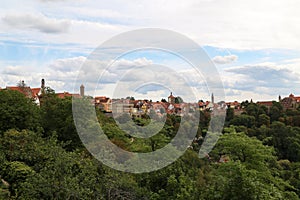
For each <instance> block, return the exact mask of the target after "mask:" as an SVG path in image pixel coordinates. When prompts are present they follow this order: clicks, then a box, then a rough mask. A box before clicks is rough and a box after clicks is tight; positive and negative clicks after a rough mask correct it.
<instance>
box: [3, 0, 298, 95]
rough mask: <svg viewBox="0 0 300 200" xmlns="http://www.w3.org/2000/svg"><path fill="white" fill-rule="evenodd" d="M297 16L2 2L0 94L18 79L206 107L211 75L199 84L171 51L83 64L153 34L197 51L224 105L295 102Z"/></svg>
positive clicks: (176, 6) (164, 3)
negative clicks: (173, 98) (118, 42)
mask: <svg viewBox="0 0 300 200" xmlns="http://www.w3.org/2000/svg"><path fill="white" fill-rule="evenodd" d="M299 7H300V2H299V1H297V0H276V1H270V0H252V1H241V0H226V1H224V0H223V1H222V0H186V1H174V0H173V1H171V0H152V1H146V0H131V1H120V0H109V1H106V0H99V1H92V0H27V1H26V3H24V1H17V0H9V1H7V0H3V1H1V7H0V74H1V76H0V87H1V88H5V87H6V86H13V85H16V84H17V83H18V82H19V81H20V80H24V81H25V83H26V84H27V85H29V86H31V87H39V86H40V80H41V79H42V78H44V79H45V80H46V85H47V86H49V87H51V88H53V89H54V90H55V91H56V92H63V91H69V92H75V93H79V86H80V85H81V84H84V85H85V90H86V94H89V95H92V96H96V95H97V96H105V95H106V96H111V95H114V96H115V97H117V96H122V95H124V96H135V97H137V98H147V99H153V100H160V99H161V98H166V97H167V96H168V95H169V93H170V92H171V91H172V92H173V94H174V95H177V96H181V95H183V96H184V98H183V99H188V100H189V98H188V97H189V96H191V95H190V94H191V92H192V93H193V92H194V93H197V95H196V98H198V99H203V100H209V99H210V94H211V91H212V89H211V88H210V86H209V85H205V84H204V83H205V80H206V79H209V78H210V79H214V76H213V75H211V74H202V76H197V75H196V74H197V73H195V72H194V71H193V70H194V69H193V67H192V66H191V65H190V64H189V63H187V62H186V61H184V60H182V58H180V57H179V56H176V55H173V54H170V52H166V51H160V50H157V49H156V50H153V49H152V50H149V49H148V50H147V49H140V50H139V51H133V52H128V53H127V54H125V55H120V56H119V57H118V58H117V59H114V60H112V59H110V60H106V58H103V57H102V58H98V60H96V61H92V60H91V59H90V57H91V55H93V53H94V52H95V50H97V48H99V46H100V47H101V45H102V44H103V43H105V42H106V41H109V40H110V39H111V38H114V37H115V36H118V35H119V34H124V33H126V32H127V31H133V30H138V29H144V28H156V29H162V30H165V29H166V30H170V31H174V32H176V33H180V34H182V35H184V36H185V37H187V38H190V39H191V40H192V41H194V42H195V43H197V44H198V45H199V46H200V47H201V48H202V49H203V50H204V52H205V53H206V55H207V57H208V58H209V59H210V60H211V61H212V63H213V65H214V67H215V68H216V69H217V71H218V74H219V77H220V79H221V81H222V84H223V88H224V92H225V97H224V98H225V99H224V100H226V101H234V100H238V101H243V100H250V99H253V100H254V101H262V100H277V99H278V95H281V96H282V97H285V96H288V95H289V94H290V93H293V94H295V95H300V87H299V86H300V84H299V83H300V76H299V74H300V72H299V70H300V54H299V53H300V41H299V38H300V26H299V24H300V13H299V12H298V8H299ZM124 42H125V43H126V41H124ZM174 43H176V42H174ZM182 48H184V47H183V46H182ZM117 49H118V48H117V47H116V52H118V50H117ZM111 63H113V64H112V65H110V64H111ZM85 66H88V71H87V70H86V69H84V67H85ZM107 67H108V68H107ZM99 68H100V69H103V70H104V69H105V73H103V74H102V75H101V74H98V73H97V72H99ZM97 70H98V71H97ZM80 75H83V76H84V78H82V77H80ZM181 78H182V79H181ZM179 80H181V81H182V83H184V84H185V86H183V85H180V83H181V82H180V81H179ZM143 81H144V82H149V84H143ZM124 86H127V87H126V88H124ZM131 86H132V87H131ZM130 88H131V89H132V90H130ZM126 89H127V90H126Z"/></svg>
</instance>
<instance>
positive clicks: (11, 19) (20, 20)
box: [2, 14, 70, 33]
mask: <svg viewBox="0 0 300 200" xmlns="http://www.w3.org/2000/svg"><path fill="white" fill-rule="evenodd" d="M2 21H3V22H4V23H5V24H7V25H8V26H10V27H13V28H16V29H34V30H38V31H40V32H43V33H64V32H67V31H68V29H69V27H70V21H68V20H59V19H53V18H48V17H46V16H44V15H41V14H8V15H5V16H4V17H2Z"/></svg>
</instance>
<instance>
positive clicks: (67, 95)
mask: <svg viewBox="0 0 300 200" xmlns="http://www.w3.org/2000/svg"><path fill="white" fill-rule="evenodd" d="M56 95H57V97H58V98H62V99H63V98H66V97H81V96H80V94H71V93H69V92H62V93H56Z"/></svg>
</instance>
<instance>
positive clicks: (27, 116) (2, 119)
mask: <svg viewBox="0 0 300 200" xmlns="http://www.w3.org/2000/svg"><path fill="white" fill-rule="evenodd" d="M0 113H1V115H0V135H2V134H3V133H4V132H5V131H7V130H9V129H17V130H22V129H30V130H35V131H40V129H41V128H40V112H39V108H38V106H37V105H36V104H35V103H34V102H33V100H31V99H29V98H26V97H25V95H24V94H22V93H20V92H18V91H12V90H0Z"/></svg>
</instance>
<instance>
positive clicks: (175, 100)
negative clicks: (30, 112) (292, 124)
mask: <svg viewBox="0 0 300 200" xmlns="http://www.w3.org/2000/svg"><path fill="white" fill-rule="evenodd" d="M45 88H46V87H45V79H42V80H41V86H40V87H37V88H31V87H30V86H27V85H26V84H25V82H24V81H21V82H20V83H19V84H18V86H7V87H6V88H4V89H6V90H15V91H19V92H21V93H23V94H24V95H25V96H27V97H28V98H32V99H34V101H35V102H36V103H37V104H40V101H41V97H42V95H43V93H44V92H45ZM0 89H1V88H0ZM55 94H56V95H57V97H58V98H66V97H78V98H80V97H84V96H85V88H84V85H81V86H80V93H79V94H77V93H69V92H61V93H55ZM251 102H252V100H251ZM278 102H280V103H281V105H282V107H283V109H284V110H287V109H297V108H298V107H299V106H300V97H299V96H294V95H293V94H290V95H289V96H288V97H285V98H283V99H282V98H281V96H279V97H278ZM92 103H93V104H94V105H95V106H96V107H98V108H99V109H100V110H102V111H103V112H106V113H112V112H114V113H129V114H131V115H141V114H146V113H150V112H154V113H156V114H164V113H168V114H177V115H184V114H189V113H193V112H195V110H197V109H198V110H214V109H227V108H232V109H234V112H235V113H236V114H240V113H242V112H243V110H244V108H243V106H242V105H241V103H240V102H238V101H234V102H224V101H223V102H218V103H215V102H214V95H213V94H212V95H211V101H202V100H200V101H199V102H197V103H186V102H183V100H182V99H181V98H180V97H175V96H174V95H173V93H172V92H171V94H170V95H169V96H168V98H167V101H166V100H164V101H163V100H162V101H157V102H152V101H151V100H147V99H144V100H134V98H126V99H124V98H122V99H111V98H109V97H106V96H96V97H94V98H93V100H92ZM257 104H259V105H264V106H266V107H267V108H270V107H271V106H272V105H273V101H258V102H257Z"/></svg>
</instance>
